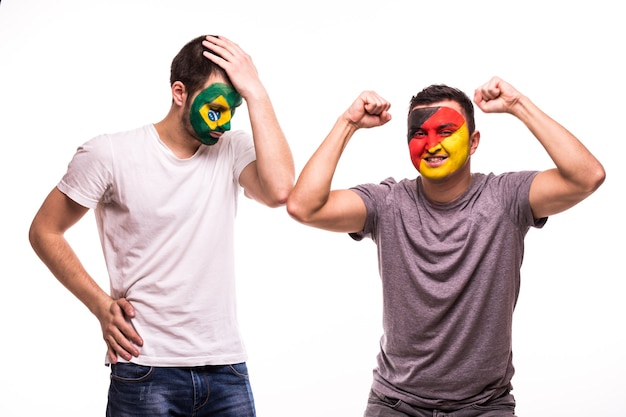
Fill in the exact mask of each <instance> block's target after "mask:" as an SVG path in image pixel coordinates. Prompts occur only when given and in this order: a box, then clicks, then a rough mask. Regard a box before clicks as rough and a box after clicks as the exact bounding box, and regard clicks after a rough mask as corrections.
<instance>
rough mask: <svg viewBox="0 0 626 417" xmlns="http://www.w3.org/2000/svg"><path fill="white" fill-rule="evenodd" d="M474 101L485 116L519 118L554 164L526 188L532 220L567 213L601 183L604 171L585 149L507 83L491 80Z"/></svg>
mask: <svg viewBox="0 0 626 417" xmlns="http://www.w3.org/2000/svg"><path fill="white" fill-rule="evenodd" d="M474 102H475V103H476V105H478V107H480V109H481V110H483V111H484V112H486V113H497V112H507V113H510V114H512V115H513V116H515V117H517V118H518V119H520V120H521V121H522V122H523V123H524V124H525V125H526V127H528V129H529V130H530V131H531V132H532V133H533V135H535V137H536V138H537V140H539V142H540V143H541V145H542V146H543V147H544V148H545V150H546V151H547V152H548V155H549V156H550V158H551V159H552V161H553V162H554V164H555V165H556V168H553V169H549V170H546V171H543V172H541V173H539V174H537V176H536V177H535V179H534V180H533V183H532V185H531V187H530V196H529V198H530V205H531V207H532V210H533V215H534V217H535V218H541V217H546V216H550V215H553V214H556V213H559V212H562V211H564V210H567V209H568V208H570V207H572V206H574V205H576V204H577V203H579V202H581V201H582V200H584V199H585V198H587V197H588V196H589V195H591V194H592V193H593V192H594V191H595V190H596V189H597V188H598V187H599V186H600V185H601V184H602V183H603V182H604V179H605V175H606V174H605V171H604V168H603V167H602V165H601V164H600V162H599V161H598V160H597V159H596V158H595V157H594V156H593V155H592V154H591V153H590V152H589V150H588V149H587V148H586V147H585V146H584V145H583V144H582V143H581V142H580V141H579V140H578V139H577V138H576V137H575V136H574V135H573V134H571V133H570V132H569V131H568V130H567V129H565V128H564V127H563V126H561V125H560V124H559V123H557V122H556V121H554V120H553V119H552V118H550V117H549V116H548V115H546V114H545V113H544V112H543V111H541V109H539V108H538V107H537V106H536V105H535V104H534V103H533V102H531V101H530V99H528V98H527V97H526V96H523V95H522V94H520V93H519V92H518V91H517V90H516V89H515V88H513V87H512V86H511V85H510V84H508V83H506V82H505V81H503V80H501V79H500V78H497V77H494V78H492V79H491V80H490V81H489V82H487V83H486V84H484V85H483V86H481V87H480V88H478V89H476V92H475V94H474Z"/></svg>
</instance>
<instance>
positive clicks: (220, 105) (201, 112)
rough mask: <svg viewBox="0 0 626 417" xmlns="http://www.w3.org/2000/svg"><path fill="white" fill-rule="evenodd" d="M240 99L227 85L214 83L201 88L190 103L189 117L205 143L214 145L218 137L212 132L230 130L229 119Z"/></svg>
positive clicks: (239, 103)
mask: <svg viewBox="0 0 626 417" xmlns="http://www.w3.org/2000/svg"><path fill="white" fill-rule="evenodd" d="M241 102H242V99H241V96H240V95H239V93H237V91H235V89H234V88H232V87H231V86H229V85H226V84H222V83H215V84H211V85H210V86H208V87H207V88H206V89H204V90H202V91H201V92H200V94H198V95H197V96H196V98H195V99H194V100H193V104H192V105H191V110H190V112H189V119H190V122H191V126H192V127H193V129H194V131H195V132H196V134H197V135H198V137H199V138H200V141H201V142H202V143H204V144H205V145H214V144H216V143H217V141H218V139H219V137H217V138H216V137H214V136H213V135H211V133H212V132H226V131H228V130H230V119H231V118H232V116H233V115H234V114H235V109H236V108H237V106H239V105H241Z"/></svg>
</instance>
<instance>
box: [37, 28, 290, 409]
mask: <svg viewBox="0 0 626 417" xmlns="http://www.w3.org/2000/svg"><path fill="white" fill-rule="evenodd" d="M170 83H171V91H172V103H171V108H170V110H169V113H168V114H167V115H166V117H165V118H164V119H163V120H161V121H160V122H158V123H155V124H147V125H144V126H142V127H139V128H137V129H134V130H131V131H127V132H120V133H115V134H108V135H101V136H97V137H95V138H93V139H91V140H89V141H88V142H86V143H84V144H83V145H81V146H80V147H79V148H78V151H77V152H76V154H75V155H74V157H73V159H72V161H71V162H70V164H69V166H68V169H67V172H66V174H65V175H64V176H63V178H62V180H61V181H60V182H59V183H58V184H57V186H56V187H54V189H53V190H52V191H51V193H50V194H49V195H48V197H47V198H46V199H45V201H44V203H43V205H42V206H41V208H40V209H39V211H38V213H37V214H36V216H35V218H34V220H33V222H32V225H31V228H30V233H29V237H30V241H31V244H32V246H33V249H34V250H35V252H36V253H37V255H38V256H39V257H40V258H41V259H42V261H43V262H44V263H45V264H46V265H47V266H48V268H49V269H50V271H51V272H52V273H53V274H54V275H55V277H56V278H57V279H58V280H59V281H60V282H61V283H62V284H63V285H64V286H66V287H67V288H68V289H69V290H70V291H71V292H72V293H73V294H74V295H75V296H76V297H77V298H78V299H80V301H82V302H83V303H84V304H85V306H86V307H87V308H89V310H90V311H91V312H92V313H93V314H94V315H95V316H96V317H97V319H98V320H99V322H100V325H101V327H102V333H103V337H104V340H105V342H106V346H107V355H106V363H107V364H108V365H110V366H111V385H110V389H109V397H108V399H109V400H108V405H107V416H121V415H124V416H131V415H132V416H140V415H141V416H145V415H150V416H169V415H192V414H193V415H196V416H220V417H222V416H224V417H226V416H228V417H230V416H233V417H234V416H237V417H241V416H254V415H255V410H254V400H253V396H252V392H251V388H250V384H249V380H248V375H247V369H246V364H245V361H246V359H247V354H246V351H245V348H244V345H243V343H242V340H241V336H240V334H239V330H238V324H237V316H236V305H235V273H234V263H235V262H234V244H233V234H234V219H235V213H236V208H237V198H238V194H239V192H240V190H241V188H243V190H244V193H245V195H246V196H247V197H250V198H252V199H254V200H256V201H258V202H260V203H262V204H264V205H267V206H269V207H279V206H282V205H284V204H285V203H286V200H287V197H288V195H289V192H290V191H291V189H292V187H293V183H294V176H295V173H294V163H293V158H292V155H291V151H290V149H289V146H288V144H287V141H286V139H285V137H284V134H283V132H282V130H281V128H280V125H279V123H278V121H277V119H276V116H275V113H274V110H273V106H272V103H271V100H270V98H269V96H268V93H267V91H266V90H265V87H264V86H263V84H262V83H261V81H260V79H259V77H258V74H257V71H256V68H255V66H254V64H253V62H252V60H251V58H250V56H249V55H248V54H247V53H245V52H244V51H243V50H242V49H241V48H240V47H239V46H238V45H237V44H236V43H234V42H232V41H230V40H229V39H227V38H225V37H221V36H220V37H217V36H200V37H198V38H195V39H193V40H192V41H190V42H189V43H187V45H185V46H184V47H183V48H182V49H181V51H180V52H179V53H178V54H177V56H176V57H175V58H174V60H173V61H172V66H171V77H170ZM244 99H245V101H246V104H247V107H248V113H249V118H250V125H251V128H252V134H251V135H250V134H248V133H246V132H243V131H231V130H230V121H231V118H232V116H233V115H234V113H235V110H236V108H237V107H238V106H239V105H240V104H241V103H242V102H243V100H244ZM89 209H94V210H95V214H96V219H97V225H98V231H99V234H100V239H101V243H102V247H103V252H104V256H105V261H106V265H107V269H108V273H109V277H110V294H107V293H106V292H105V291H104V290H103V289H101V288H100V287H99V286H98V284H97V283H96V282H95V280H94V279H93V278H92V276H91V275H90V274H89V273H88V272H87V271H86V270H85V269H84V268H83V266H82V265H81V262H80V261H79V259H78V257H77V256H76V255H75V253H74V251H73V250H72V248H71V246H70V245H69V243H68V241H67V240H66V239H65V237H64V233H65V232H66V231H67V230H68V229H69V228H70V227H71V226H73V225H74V224H75V223H76V222H78V221H79V220H80V219H81V218H82V217H83V216H84V215H85V214H86V213H87V212H88V211H89Z"/></svg>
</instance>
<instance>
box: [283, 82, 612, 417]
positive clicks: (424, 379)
mask: <svg viewBox="0 0 626 417" xmlns="http://www.w3.org/2000/svg"><path fill="white" fill-rule="evenodd" d="M474 102H475V103H476V105H477V106H478V107H479V108H480V109H481V110H483V111H484V112H486V113H502V112H505V113H509V114H512V115H513V116H515V117H517V118H518V119H519V120H521V121H522V122H523V123H524V124H525V125H526V126H527V127H528V128H529V130H530V131H531V132H532V133H533V134H534V136H535V137H536V139H537V140H538V141H539V142H540V144H541V145H542V146H543V147H544V148H545V149H546V151H547V152H548V154H549V156H550V157H551V159H552V161H553V162H554V165H555V167H554V168H552V169H549V170H546V171H542V172H535V171H522V172H509V173H504V174H501V175H494V174H479V173H472V172H471V169H470V160H471V155H472V154H473V153H474V152H475V151H476V149H477V147H478V143H479V141H480V132H479V131H478V130H476V128H475V124H474V107H473V104H472V101H471V100H470V99H469V97H467V95H466V94H465V93H463V92H462V91H460V90H458V89H455V88H451V87H448V86H446V85H431V86H430V87H427V88H425V89H424V90H422V91H421V92H420V93H418V94H417V95H416V96H414V97H413V98H412V99H411V103H410V107H409V114H408V119H407V121H408V132H407V142H408V148H409V153H410V157H411V161H412V163H413V165H414V166H415V168H416V169H417V171H418V172H419V174H420V175H419V176H418V177H417V178H415V179H404V180H402V181H399V182H397V181H395V180H394V179H393V178H388V179H386V180H384V181H382V182H381V183H380V184H362V185H359V186H356V187H353V188H351V189H348V190H331V182H332V178H333V174H334V172H335V169H336V167H337V164H338V162H339V159H340V157H341V155H342V153H343V150H344V149H345V147H346V145H347V143H348V141H349V140H350V139H351V137H352V136H353V134H354V133H355V132H356V130H358V129H360V128H371V127H376V126H381V125H383V124H385V123H387V122H388V121H389V120H390V119H391V115H390V114H389V113H388V110H389V107H390V104H389V103H388V102H387V101H386V100H385V99H383V98H382V97H380V96H379V95H378V94H376V93H375V92H372V91H365V92H363V93H362V94H361V95H360V96H359V97H358V98H357V100H356V101H355V102H354V103H353V104H352V105H351V106H350V108H349V109H348V110H347V111H346V112H344V113H343V115H342V116H340V117H339V118H338V120H337V122H336V124H335V126H334V127H333V129H332V130H331V131H330V133H329V135H328V136H327V137H326V139H325V140H324V142H323V143H322V144H321V146H320V147H319V148H318V150H317V151H316V152H315V154H314V155H313V156H312V157H311V159H310V160H309V162H308V163H307V165H306V166H305V167H304V169H303V171H302V173H301V174H300V177H299V179H298V181H297V183H296V186H295V188H294V190H293V191H292V193H291V195H290V197H289V199H288V202H287V210H288V212H289V214H290V215H291V216H292V217H293V218H294V219H296V220H297V221H299V222H301V223H303V224H307V225H310V226H313V227H318V228H321V229H326V230H331V231H335V232H346V233H349V234H350V236H351V237H352V238H353V239H355V240H361V239H363V238H365V237H369V238H371V239H372V240H373V241H374V242H375V243H376V245H377V247H378V262H379V271H380V276H381V280H382V291H383V330H384V334H383V336H382V338H381V344H380V346H381V350H380V353H379V355H378V360H377V362H378V364H377V367H376V368H375V370H374V381H373V384H372V389H371V392H370V397H369V400H368V405H367V409H366V411H365V416H366V417H374V416H386V417H389V416H392V417H401V416H417V417H423V416H433V415H439V414H438V413H442V414H441V415H448V414H449V413H454V416H460V417H474V416H493V417H495V416H509V417H510V416H514V415H515V399H514V397H513V395H512V394H511V392H510V390H511V378H512V377H513V373H514V368H513V363H512V343H511V340H512V338H511V330H512V320H513V310H514V308H515V304H516V301H517V297H518V294H519V282H520V268H521V265H522V259H523V254H524V237H525V236H526V233H527V232H528V230H529V229H530V227H542V226H543V225H544V224H545V223H546V221H547V217H548V216H550V215H553V214H556V213H559V212H562V211H564V210H566V209H568V208H570V207H572V206H574V205H575V204H577V203H578V202H580V201H582V200H583V199H585V198H586V197H588V196H589V195H590V194H591V193H593V192H594V191H595V190H596V189H597V188H598V187H599V186H600V185H601V184H602V182H603V181H604V178H605V172H604V169H603V167H602V165H601V164H600V163H599V162H598V161H597V160H596V158H595V157H594V156H593V155H592V154H591V153H590V152H589V151H588V150H587V149H586V148H585V147H584V145H582V143H581V142H580V141H579V140H578V139H577V138H576V137H574V136H573V135H572V134H571V133H569V132H568V131H567V130H566V129H565V128H563V127H562V126H561V125H560V124H558V123H557V122H555V121H554V120H552V119H551V118H550V117H549V116H547V115H546V114H545V113H543V112H542V111H541V110H540V109H539V108H538V107H537V106H536V105H535V104H533V102H531V101H530V100H529V99H528V98H527V97H526V96H524V95H522V94H520V93H519V92H518V91H517V90H516V89H515V88H514V87H512V86H511V85H510V84H508V83H507V82H505V81H503V80H501V79H499V78H497V77H494V78H492V79H491V80H490V81H489V82H487V83H486V84H484V85H483V86H481V87H480V88H478V89H477V90H476V92H475V95H474Z"/></svg>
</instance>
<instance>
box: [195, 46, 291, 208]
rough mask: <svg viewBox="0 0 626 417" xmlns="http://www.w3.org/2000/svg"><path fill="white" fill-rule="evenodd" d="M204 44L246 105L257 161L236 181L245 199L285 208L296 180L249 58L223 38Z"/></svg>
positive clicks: (285, 147) (262, 88)
mask: <svg viewBox="0 0 626 417" xmlns="http://www.w3.org/2000/svg"><path fill="white" fill-rule="evenodd" d="M203 45H204V46H205V47H207V48H209V49H210V50H212V51H214V52H215V53H216V54H218V55H219V56H217V55H214V54H211V53H209V52H205V53H204V56H205V57H206V58H207V59H210V60H211V61H213V62H215V63H216V64H218V65H219V66H221V67H222V68H223V69H224V70H225V71H226V73H227V74H228V77H229V78H230V80H231V82H232V83H233V87H235V89H236V90H237V92H239V94H241V96H242V97H243V98H244V99H245V100H246V104H247V106H248V114H249V116H250V125H251V127H252V136H253V138H254V147H255V150H256V157H257V159H256V161H255V162H253V163H251V164H250V165H249V166H247V167H246V168H245V169H244V171H243V172H242V173H241V176H240V178H239V182H240V183H241V185H242V186H243V188H244V190H245V193H246V195H247V196H249V197H251V198H254V199H255V200H257V201H259V202H261V203H263V204H265V205H268V206H270V207H277V206H281V205H284V204H285V203H286V202H287V196H288V195H289V193H290V192H291V189H292V187H293V183H294V178H295V168H294V162H293V156H292V154H291V150H290V148H289V144H288V143H287V140H286V138H285V135H284V133H283V131H282V129H281V127H280V124H279V123H278V119H277V118H276V114H275V112H274V107H273V105H272V102H271V100H270V97H269V94H268V93H267V91H266V89H265V87H264V86H263V84H262V83H261V80H260V79H259V76H258V73H257V69H256V67H255V66H254V63H253V62H252V59H251V58H250V56H249V55H248V54H247V53H246V52H244V51H243V50H242V49H241V48H240V47H239V45H237V44H236V43H234V42H232V41H231V40H229V39H227V38H225V37H223V36H220V37H215V36H207V39H206V40H205V41H203Z"/></svg>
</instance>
